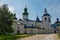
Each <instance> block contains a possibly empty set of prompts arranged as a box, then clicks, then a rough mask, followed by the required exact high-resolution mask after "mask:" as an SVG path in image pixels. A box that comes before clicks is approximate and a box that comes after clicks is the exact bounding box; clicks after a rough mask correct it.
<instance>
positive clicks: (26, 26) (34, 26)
mask: <svg viewBox="0 0 60 40" xmlns="http://www.w3.org/2000/svg"><path fill="white" fill-rule="evenodd" d="M24 28H38V27H36V26H33V25H32V26H26V25H25V26H24Z"/></svg>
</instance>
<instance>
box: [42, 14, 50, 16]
mask: <svg viewBox="0 0 60 40" xmlns="http://www.w3.org/2000/svg"><path fill="white" fill-rule="evenodd" d="M43 16H51V15H50V14H48V13H46V14H44V15H43Z"/></svg>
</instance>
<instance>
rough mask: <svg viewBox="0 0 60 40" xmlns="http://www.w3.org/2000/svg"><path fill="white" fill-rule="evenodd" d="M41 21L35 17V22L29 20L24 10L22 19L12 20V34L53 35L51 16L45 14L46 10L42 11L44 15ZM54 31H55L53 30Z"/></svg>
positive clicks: (25, 9)
mask: <svg viewBox="0 0 60 40" xmlns="http://www.w3.org/2000/svg"><path fill="white" fill-rule="evenodd" d="M41 18H42V20H40V19H39V17H38V16H37V18H36V20H30V19H29V13H28V12H27V8H26V7H25V8H24V12H23V13H22V19H19V20H16V17H15V20H14V23H13V26H12V27H13V30H14V32H13V33H14V34H16V33H31V34H34V33H36V34H38V33H54V31H53V30H54V29H53V27H52V26H54V25H51V15H50V14H48V13H47V9H46V8H45V9H44V14H43V15H42V17H41ZM55 31H56V30H55Z"/></svg>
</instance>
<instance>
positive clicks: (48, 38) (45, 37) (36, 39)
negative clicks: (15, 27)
mask: <svg viewBox="0 0 60 40" xmlns="http://www.w3.org/2000/svg"><path fill="white" fill-rule="evenodd" d="M18 40H59V38H58V37H57V34H36V35H34V36H31V37H27V38H21V39H18Z"/></svg>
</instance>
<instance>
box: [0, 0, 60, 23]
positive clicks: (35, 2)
mask: <svg viewBox="0 0 60 40" xmlns="http://www.w3.org/2000/svg"><path fill="white" fill-rule="evenodd" d="M2 4H8V7H9V10H10V11H11V12H12V13H16V17H17V18H18V19H21V18H22V13H23V12H24V8H25V6H26V7H27V9H28V13H29V19H32V20H36V17H37V15H38V17H39V19H40V20H41V19H42V15H43V14H44V9H45V8H46V9H47V11H48V13H49V14H50V15H51V22H52V23H54V22H55V21H56V18H59V19H60V0H0V6H1V5H2Z"/></svg>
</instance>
